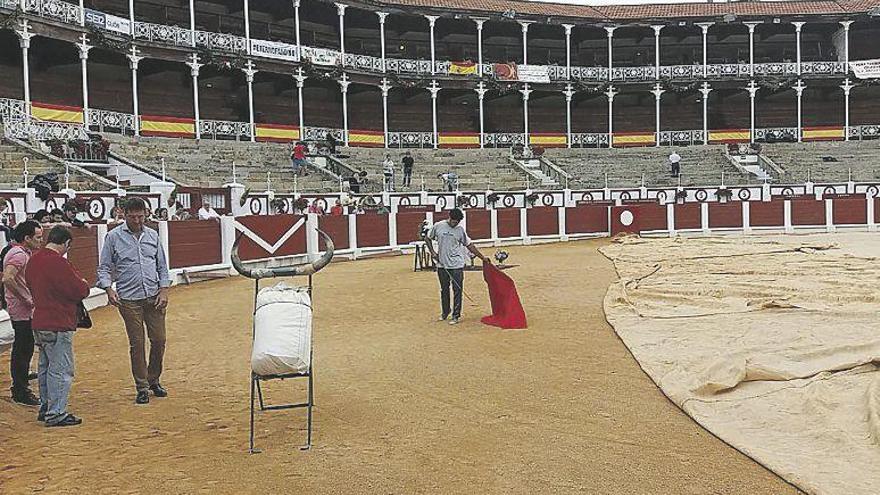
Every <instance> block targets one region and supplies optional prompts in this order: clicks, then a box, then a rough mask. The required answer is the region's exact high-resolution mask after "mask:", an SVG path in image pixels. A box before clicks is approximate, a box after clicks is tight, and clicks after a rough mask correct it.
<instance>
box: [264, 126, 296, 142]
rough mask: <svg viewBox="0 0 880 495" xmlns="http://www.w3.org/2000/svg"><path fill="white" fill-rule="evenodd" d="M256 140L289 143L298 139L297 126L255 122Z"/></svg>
mask: <svg viewBox="0 0 880 495" xmlns="http://www.w3.org/2000/svg"><path fill="white" fill-rule="evenodd" d="M256 126H257V141H274V142H278V143H289V142H291V141H296V140H298V139H299V127H297V126H292V125H281V124H257V125H256Z"/></svg>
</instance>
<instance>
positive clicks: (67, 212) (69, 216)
mask: <svg viewBox="0 0 880 495" xmlns="http://www.w3.org/2000/svg"><path fill="white" fill-rule="evenodd" d="M64 221H65V222H66V223H69V224H70V225H72V226H73V227H85V226H86V223H85V221H83V220H82V219H80V217H79V209H78V208H77V207H76V205H75V204H74V203H73V202H71V201H68V202H67V203H64Z"/></svg>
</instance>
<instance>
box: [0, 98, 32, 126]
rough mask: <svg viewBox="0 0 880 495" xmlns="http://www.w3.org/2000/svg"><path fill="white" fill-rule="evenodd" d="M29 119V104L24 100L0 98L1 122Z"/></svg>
mask: <svg viewBox="0 0 880 495" xmlns="http://www.w3.org/2000/svg"><path fill="white" fill-rule="evenodd" d="M22 119H27V105H26V104H25V102H24V100H13V99H10V98H0V122H10V121H12V120H22Z"/></svg>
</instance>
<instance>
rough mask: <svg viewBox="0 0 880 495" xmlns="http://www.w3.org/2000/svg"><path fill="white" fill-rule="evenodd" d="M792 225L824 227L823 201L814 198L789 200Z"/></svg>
mask: <svg viewBox="0 0 880 495" xmlns="http://www.w3.org/2000/svg"><path fill="white" fill-rule="evenodd" d="M791 224H792V225H825V201H824V200H819V201H817V200H816V199H815V198H804V199H793V200H791Z"/></svg>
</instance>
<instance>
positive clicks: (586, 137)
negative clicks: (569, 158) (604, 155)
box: [571, 132, 608, 148]
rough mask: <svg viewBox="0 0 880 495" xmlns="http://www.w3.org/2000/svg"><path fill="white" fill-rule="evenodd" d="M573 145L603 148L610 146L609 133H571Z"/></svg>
mask: <svg viewBox="0 0 880 495" xmlns="http://www.w3.org/2000/svg"><path fill="white" fill-rule="evenodd" d="M571 145H572V146H573V147H577V148H603V147H607V146H608V134H607V133H604V132H592V133H589V132H579V133H573V134H572V135H571Z"/></svg>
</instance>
